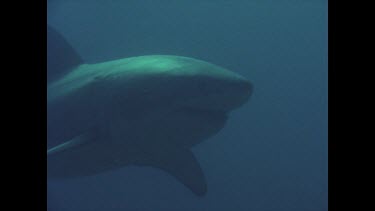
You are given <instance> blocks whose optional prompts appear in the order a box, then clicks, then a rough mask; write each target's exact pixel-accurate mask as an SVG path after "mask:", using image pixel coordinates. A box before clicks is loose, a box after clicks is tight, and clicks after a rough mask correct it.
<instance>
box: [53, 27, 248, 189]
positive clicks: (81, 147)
mask: <svg viewBox="0 0 375 211" xmlns="http://www.w3.org/2000/svg"><path fill="white" fill-rule="evenodd" d="M47 35H48V37H47V41H48V42H47V51H48V56H47V69H48V74H47V75H48V82H47V146H48V149H47V163H48V165H47V172H48V177H49V178H66V177H78V176H87V175H94V174H97V173H100V172H105V171H108V170H112V169H117V168H120V167H123V166H126V165H141V166H151V167H156V168H159V169H162V170H164V171H166V172H168V173H169V174H171V175H172V176H174V177H175V178H176V179H177V180H178V181H180V182H181V183H183V184H184V185H185V186H186V187H188V188H189V189H190V190H191V191H192V192H194V193H195V194H197V195H204V194H205V193H206V192H207V185H206V180H205V177H204V173H203V171H202V169H201V167H200V165H199V163H198V161H197V159H196V157H195V156H194V154H193V152H192V151H191V147H193V146H194V145H196V144H198V143H200V142H202V141H204V140H206V139H208V138H209V137H211V136H213V135H214V134H216V133H218V132H219V131H220V130H221V129H222V128H223V126H224V124H225V122H226V120H227V118H228V114H229V112H230V111H232V110H234V109H236V108H238V107H240V106H241V105H243V104H244V103H245V102H246V101H248V99H249V97H250V96H251V94H252V84H251V83H250V82H249V80H247V79H246V78H244V77H242V76H240V75H238V74H236V73H234V72H231V71H229V70H227V69H225V68H223V67H220V66H217V65H214V64H211V63H208V62H205V61H201V60H198V59H194V58H188V57H183V56H173V55H146V56H137V57H130V58H124V59H118V60H113V61H108V62H102V63H96V64H86V63H84V62H83V61H82V59H81V58H80V57H79V55H78V54H77V53H76V52H75V51H74V50H73V48H72V47H71V46H70V45H69V43H68V42H67V41H66V40H65V39H64V38H63V37H62V36H61V35H60V34H59V33H58V32H57V31H56V30H54V29H53V28H51V27H49V26H48V27H47Z"/></svg>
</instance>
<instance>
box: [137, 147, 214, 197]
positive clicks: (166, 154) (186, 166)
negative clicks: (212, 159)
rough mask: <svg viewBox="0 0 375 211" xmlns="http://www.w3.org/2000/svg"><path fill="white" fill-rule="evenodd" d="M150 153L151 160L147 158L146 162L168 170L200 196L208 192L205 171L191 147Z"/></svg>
mask: <svg viewBox="0 0 375 211" xmlns="http://www.w3.org/2000/svg"><path fill="white" fill-rule="evenodd" d="M149 155H150V157H149V159H150V160H146V161H145V163H144V164H146V165H151V166H153V167H156V168H160V169H162V170H164V171H166V172H168V173H169V174H171V175H172V176H174V177H175V178H176V179H177V180H179V181H180V182H181V183H183V184H184V185H185V186H186V187H188V188H189V189H190V190H191V191H192V192H194V193H195V194H197V195H199V196H203V195H204V194H205V193H206V192H207V184H206V179H205V177H204V174H203V171H202V169H201V167H200V165H199V163H198V161H197V159H196V158H195V156H194V154H193V153H192V152H191V151H190V150H189V149H177V150H175V149H174V150H165V151H162V152H157V153H150V154H149Z"/></svg>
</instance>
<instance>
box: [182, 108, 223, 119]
mask: <svg viewBox="0 0 375 211" xmlns="http://www.w3.org/2000/svg"><path fill="white" fill-rule="evenodd" d="M183 111H184V112H186V114H188V115H193V116H200V117H201V118H204V119H206V118H208V119H211V120H220V121H225V120H226V119H227V118H228V112H227V111H223V110H216V109H206V108H197V107H185V108H183Z"/></svg>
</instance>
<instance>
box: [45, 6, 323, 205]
mask: <svg viewBox="0 0 375 211" xmlns="http://www.w3.org/2000/svg"><path fill="white" fill-rule="evenodd" d="M48 23H49V24H50V25H52V26H54V27H55V28H56V29H57V30H59V31H60V32H61V33H62V34H63V35H64V36H65V37H66V39H67V40H68V41H69V42H70V43H71V44H72V46H74V48H75V49H76V50H77V51H78V52H79V53H80V54H81V56H82V57H83V58H84V60H85V61H86V62H89V63H95V62H102V61H107V60H113V59H118V58H123V57H130V56H138V55H145V54H174V55H182V56H189V57H194V58H199V59H202V60H206V61H209V62H212V63H215V64H218V65H221V66H223V67H226V68H228V69H230V70H232V71H235V72H238V73H240V74H241V75H243V76H245V77H247V78H248V79H250V80H251V81H252V83H253V85H254V94H253V96H252V98H251V100H250V101H249V102H248V103H247V104H246V105H244V106H243V107H241V108H240V109H238V110H235V111H234V112H232V114H231V118H230V119H229V121H228V123H227V126H226V127H225V128H224V129H223V130H222V131H221V132H220V133H218V134H217V135H215V136H214V137H212V138H210V139H209V140H207V141H205V142H203V143H201V144H199V145H197V146H196V147H194V149H193V151H194V153H195V154H196V156H197V158H198V159H199V161H200V163H201V165H202V168H203V170H204V173H205V175H206V178H207V183H208V192H207V194H206V195H205V196H204V197H197V196H195V195H194V194H192V193H191V192H190V190H189V189H187V188H185V186H183V185H182V184H181V183H179V182H178V181H177V180H175V179H174V178H173V177H172V176H170V175H168V174H167V173H165V172H163V171H160V170H158V169H154V168H151V167H135V166H130V167H124V168H122V169H120V170H116V171H112V172H109V173H105V174H100V175H97V176H93V177H88V178H82V179H74V180H67V181H62V182H52V181H48V208H49V210H50V211H75V210H81V211H88V210H95V211H96V210H102V211H115V210H116V211H117V210H126V211H169V210H173V211H188V210H189V211H191V210H195V211H203V210H205V211H227V210H236V211H249V210H255V211H266V210H267V211H268V210H273V211H301V210H303V211H309V210H311V211H324V210H327V169H328V168H327V127H328V126H327V60H328V58H327V57H328V56H327V1H326V0H315V1H313V0H227V1H225V0H216V1H215V0H200V1H198V0H91V1H89V0H64V1H61V0H54V1H53V0H50V1H49V3H48Z"/></svg>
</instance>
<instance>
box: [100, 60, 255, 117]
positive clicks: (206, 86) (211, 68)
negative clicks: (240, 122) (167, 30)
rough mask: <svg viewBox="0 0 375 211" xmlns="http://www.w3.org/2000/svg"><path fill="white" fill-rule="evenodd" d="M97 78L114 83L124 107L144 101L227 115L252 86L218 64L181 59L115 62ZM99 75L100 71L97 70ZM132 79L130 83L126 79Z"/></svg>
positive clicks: (245, 97)
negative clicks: (130, 103)
mask: <svg viewBox="0 0 375 211" xmlns="http://www.w3.org/2000/svg"><path fill="white" fill-rule="evenodd" d="M103 65H112V66H113V68H110V71H106V72H101V74H100V76H98V78H106V79H108V80H112V82H111V83H113V84H117V85H116V88H111V89H112V90H113V89H117V90H119V91H120V92H118V97H117V99H122V100H123V101H124V104H126V103H129V102H137V101H142V102H143V103H144V102H145V101H146V102H148V103H149V104H150V105H152V106H155V105H158V104H159V102H162V103H163V104H164V106H165V105H168V106H174V107H180V108H186V109H192V110H202V111H218V112H224V113H227V112H229V111H231V110H233V109H235V108H238V107H239V106H241V105H242V104H244V103H245V102H246V101H247V100H248V99H249V97H250V95H251V93H252V84H251V83H250V81H249V80H247V79H245V78H244V77H242V76H240V75H238V74H236V73H234V72H232V71H229V70H226V69H224V68H222V67H219V66H217V65H214V64H211V63H208V62H204V61H201V60H197V59H192V58H187V57H180V56H163V55H160V56H159V55H156V56H140V57H132V58H127V59H123V60H117V61H116V62H112V63H111V64H105V63H103ZM106 69H107V70H108V68H106ZM97 72H100V71H97ZM129 79H131V80H129Z"/></svg>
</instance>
